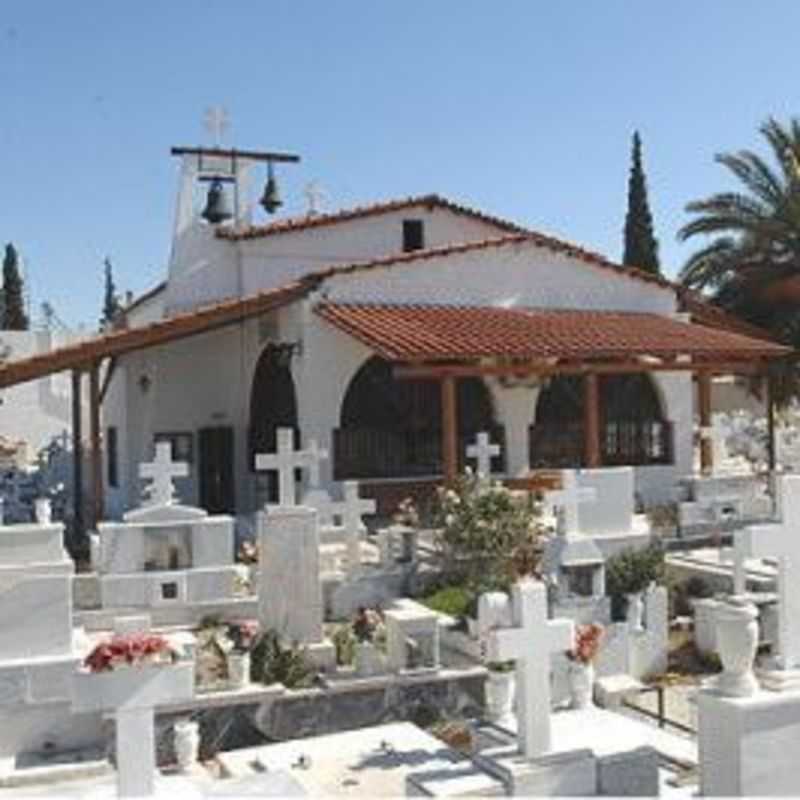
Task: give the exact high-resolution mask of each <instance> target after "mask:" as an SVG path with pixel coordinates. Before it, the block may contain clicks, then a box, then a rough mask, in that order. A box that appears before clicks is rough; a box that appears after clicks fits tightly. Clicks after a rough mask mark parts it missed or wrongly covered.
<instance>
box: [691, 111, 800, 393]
mask: <svg viewBox="0 0 800 800" xmlns="http://www.w3.org/2000/svg"><path fill="white" fill-rule="evenodd" d="M759 130H760V133H761V135H762V136H763V138H764V140H765V141H766V143H767V145H768V148H769V158H762V157H761V156H760V155H758V154H757V153H754V152H753V151H751V150H741V151H739V152H736V153H721V154H718V155H717V156H716V157H715V159H716V161H717V163H719V164H721V165H722V166H723V167H725V169H726V170H727V171H728V172H729V173H730V174H731V175H732V176H733V177H734V178H735V179H736V180H737V181H738V183H739V187H738V189H737V190H729V191H723V192H718V193H717V194H713V195H711V196H710V197H707V198H706V199H704V200H696V201H695V202H692V203H689V204H688V205H687V206H686V210H687V211H688V212H689V213H690V214H692V215H693V217H694V218H693V219H692V220H691V221H690V222H688V223H687V224H686V225H684V226H683V227H682V228H681V229H680V231H679V232H678V238H679V239H680V240H682V241H686V240H688V239H695V238H698V237H703V238H705V239H706V241H705V243H704V245H703V246H702V247H701V248H700V249H699V250H697V251H696V252H695V253H694V254H693V255H692V256H690V258H689V259H688V260H687V262H686V264H685V265H684V267H683V270H682V272H681V276H680V277H681V280H682V282H683V283H684V285H685V286H687V287H689V288H690V289H697V290H703V291H705V292H707V293H708V294H709V295H710V299H711V301H712V302H714V303H716V304H717V305H719V306H721V307H722V308H724V309H725V310H726V311H729V312H730V313H733V314H735V315H737V316H739V317H741V318H742V319H745V320H747V321H748V322H751V323H753V324H755V325H758V326H760V327H762V328H764V330H766V331H769V332H770V333H771V334H772V335H773V336H774V337H775V338H776V339H778V340H779V341H782V342H784V343H786V344H790V345H793V346H794V347H797V346H800V120H798V119H797V118H795V119H792V120H791V121H790V122H789V124H788V125H782V124H781V123H780V122H778V121H776V120H775V119H772V118H770V119H768V120H767V121H766V122H765V123H764V124H763V125H762V126H761V128H760V129H759ZM780 377H782V378H783V381H782V389H781V392H780V397H779V398H778V399H779V401H783V400H786V399H788V396H789V395H790V394H792V393H793V392H794V391H795V389H796V386H795V381H796V371H795V370H794V369H793V368H792V369H788V370H785V371H784V372H783V374H782V375H781V376H780Z"/></svg>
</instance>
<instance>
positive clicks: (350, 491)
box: [341, 481, 377, 571]
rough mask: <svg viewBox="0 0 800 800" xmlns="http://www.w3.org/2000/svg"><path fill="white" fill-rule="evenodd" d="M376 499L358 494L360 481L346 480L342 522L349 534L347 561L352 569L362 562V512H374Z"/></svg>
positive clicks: (346, 532) (347, 534)
mask: <svg viewBox="0 0 800 800" xmlns="http://www.w3.org/2000/svg"><path fill="white" fill-rule="evenodd" d="M376 508H377V506H376V505H375V501H374V500H368V499H366V498H364V499H362V498H360V497H359V496H358V481H345V482H344V502H343V503H342V504H341V509H342V524H343V525H344V530H345V534H346V536H347V563H348V566H349V568H350V570H351V571H352V570H355V569H357V568H358V566H359V564H361V535H362V532H363V531H364V530H365V526H364V520H363V519H361V515H362V514H374V513H375V509H376Z"/></svg>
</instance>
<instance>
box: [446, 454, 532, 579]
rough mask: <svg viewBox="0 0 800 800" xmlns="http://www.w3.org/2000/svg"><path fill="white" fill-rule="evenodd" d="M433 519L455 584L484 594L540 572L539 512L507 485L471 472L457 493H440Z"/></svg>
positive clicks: (451, 490)
mask: <svg viewBox="0 0 800 800" xmlns="http://www.w3.org/2000/svg"><path fill="white" fill-rule="evenodd" d="M434 519H435V523H436V526H437V528H438V533H437V539H436V541H437V546H438V548H439V551H440V555H441V559H442V567H443V570H444V571H445V573H449V575H448V579H449V582H450V583H456V582H458V583H462V584H465V585H467V586H469V587H470V588H472V589H474V590H476V591H484V590H487V589H488V590H491V589H497V588H502V587H505V586H507V585H508V584H509V583H510V582H511V581H512V580H514V579H515V578H517V577H522V576H524V575H530V574H534V573H535V571H536V568H537V566H538V563H539V558H540V555H541V548H540V545H539V537H540V534H541V533H542V526H541V524H540V511H539V509H538V508H537V507H530V506H529V505H528V503H527V502H526V501H521V500H520V499H519V498H518V497H517V496H515V495H514V493H512V492H511V491H510V490H509V489H507V488H506V487H505V486H503V485H502V484H500V483H487V482H486V481H482V480H479V479H478V478H477V477H475V476H474V475H473V474H472V472H471V471H469V470H467V471H466V472H465V474H464V475H463V476H461V477H460V478H459V479H458V480H457V481H456V483H455V485H454V486H453V487H452V488H440V489H439V490H438V492H437V499H436V508H435V514H434Z"/></svg>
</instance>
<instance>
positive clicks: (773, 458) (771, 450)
mask: <svg viewBox="0 0 800 800" xmlns="http://www.w3.org/2000/svg"><path fill="white" fill-rule="evenodd" d="M766 382H767V464H768V468H769V471H770V472H775V467H776V466H777V461H778V458H777V451H776V449H775V379H774V378H773V377H772V375H771V374H767V377H766Z"/></svg>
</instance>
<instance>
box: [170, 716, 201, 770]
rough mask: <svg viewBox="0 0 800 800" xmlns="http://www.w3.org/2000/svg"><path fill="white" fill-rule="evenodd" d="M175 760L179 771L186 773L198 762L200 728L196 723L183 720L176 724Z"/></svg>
mask: <svg viewBox="0 0 800 800" xmlns="http://www.w3.org/2000/svg"><path fill="white" fill-rule="evenodd" d="M174 733H175V760H176V761H177V763H178V769H180V770H181V772H186V771H188V770H189V769H191V768H192V764H194V763H195V762H196V761H197V754H198V752H199V751H200V726H199V725H198V724H197V723H196V722H192V721H191V720H188V719H183V720H181V721H180V722H176V723H175V727H174Z"/></svg>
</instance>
